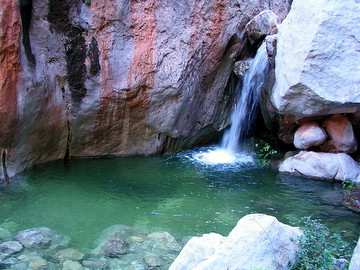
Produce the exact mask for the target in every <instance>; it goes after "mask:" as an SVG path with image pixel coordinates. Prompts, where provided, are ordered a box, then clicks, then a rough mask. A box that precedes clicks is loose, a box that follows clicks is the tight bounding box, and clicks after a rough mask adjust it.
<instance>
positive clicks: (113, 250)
mask: <svg viewBox="0 0 360 270" xmlns="http://www.w3.org/2000/svg"><path fill="white" fill-rule="evenodd" d="M104 253H105V255H106V256H108V257H119V256H120V255H123V254H126V253H129V243H128V242H127V241H125V240H124V239H122V238H113V239H110V240H109V241H107V242H106V243H105V246H104Z"/></svg>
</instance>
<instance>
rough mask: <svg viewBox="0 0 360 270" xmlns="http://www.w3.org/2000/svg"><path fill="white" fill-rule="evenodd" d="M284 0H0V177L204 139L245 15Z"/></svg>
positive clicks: (284, 4)
mask: <svg viewBox="0 0 360 270" xmlns="http://www.w3.org/2000/svg"><path fill="white" fill-rule="evenodd" d="M290 3H291V0H277V1H272V0H271V1H270V0H269V1H262V0H261V1H260V0H252V1H245V0H217V1H206V0H200V1H194V0H180V1H169V0H159V1H155V0H148V1H145V0H131V1H130V0H127V1H125V0H114V1H99V0H92V1H84V0H46V1H45V0H19V1H17V0H0V21H1V24H0V67H1V68H0V87H1V93H0V117H1V122H2V125H1V130H0V148H1V164H2V170H1V174H0V177H1V178H6V177H7V175H8V176H10V177H11V176H13V175H15V174H16V173H18V172H20V171H22V170H24V169H26V168H28V167H30V166H33V165H35V164H40V163H43V162H47V161H51V160H58V159H68V158H71V157H94V156H123V155H149V154H158V153H163V152H171V151H176V150H179V149H181V148H184V147H189V146H192V145H195V144H198V143H200V142H203V141H206V139H207V138H210V137H211V136H212V134H214V133H216V132H217V131H219V130H221V129H222V128H224V126H225V125H226V121H227V116H228V112H229V109H230V107H231V102H232V100H231V88H230V87H227V85H229V84H230V76H231V72H232V67H233V63H234V61H235V60H236V59H238V58H239V57H240V54H241V51H242V49H243V47H244V40H245V39H244V38H243V35H242V32H243V29H244V27H245V25H246V23H247V22H248V21H249V20H250V19H251V18H252V17H254V16H255V15H257V14H258V13H259V12H261V11H263V10H266V9H270V10H273V11H274V12H275V13H276V14H277V15H278V16H279V17H280V18H281V19H284V18H285V16H286V14H287V12H288V10H289V7H290Z"/></svg>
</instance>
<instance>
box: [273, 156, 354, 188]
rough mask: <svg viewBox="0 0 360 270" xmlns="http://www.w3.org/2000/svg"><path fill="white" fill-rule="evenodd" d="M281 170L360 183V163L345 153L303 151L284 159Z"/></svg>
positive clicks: (294, 173)
mask: <svg viewBox="0 0 360 270" xmlns="http://www.w3.org/2000/svg"><path fill="white" fill-rule="evenodd" d="M279 171H280V172H282V173H289V174H293V175H297V176H306V177H311V178H318V179H328V180H340V181H345V180H351V181H353V182H354V183H357V184H360V165H359V164H358V163H357V162H356V161H355V160H353V159H352V158H351V157H350V156H349V155H347V154H345V153H337V154H335V153H319V152H312V151H301V152H300V153H298V154H297V155H295V156H292V157H289V158H287V159H286V160H284V161H283V162H282V163H281V164H280V166H279Z"/></svg>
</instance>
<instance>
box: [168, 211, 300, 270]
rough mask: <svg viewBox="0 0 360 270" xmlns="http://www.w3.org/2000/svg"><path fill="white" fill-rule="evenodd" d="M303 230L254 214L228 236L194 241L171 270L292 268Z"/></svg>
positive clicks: (241, 220) (213, 235) (192, 240)
mask: <svg viewBox="0 0 360 270" xmlns="http://www.w3.org/2000/svg"><path fill="white" fill-rule="evenodd" d="M300 235H301V231H300V229H299V228H294V227H290V226H288V225H285V224H282V223H280V222H279V221H278V220H277V219H276V218H275V217H271V216H267V215H262V214H251V215H247V216H245V217H243V218H242V219H240V220H239V222H238V224H237V225H236V227H235V228H234V229H233V230H232V231H231V232H230V234H229V236H228V237H222V236H221V235H218V234H210V235H204V236H203V237H194V238H192V239H191V240H190V241H189V242H188V243H187V244H186V245H185V247H184V248H183V249H182V251H181V252H180V254H179V256H178V257H177V258H176V260H175V261H174V262H173V264H172V265H171V266H170V268H169V270H177V269H197V270H202V269H212V270H221V269H244V270H247V269H249V270H250V269H255V268H263V269H274V270H275V269H276V270H280V269H284V270H285V269H288V263H289V262H294V260H295V253H296V251H297V250H298V246H297V244H296V241H294V240H293V239H297V237H298V236H300Z"/></svg>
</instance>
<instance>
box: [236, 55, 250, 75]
mask: <svg viewBox="0 0 360 270" xmlns="http://www.w3.org/2000/svg"><path fill="white" fill-rule="evenodd" d="M251 62H252V58H248V59H245V60H241V61H237V62H235V63H234V73H235V74H236V76H238V77H239V78H242V77H243V76H244V74H245V72H246V71H247V70H248V69H249V67H250V64H251Z"/></svg>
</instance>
